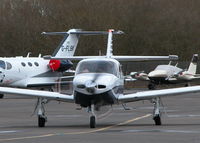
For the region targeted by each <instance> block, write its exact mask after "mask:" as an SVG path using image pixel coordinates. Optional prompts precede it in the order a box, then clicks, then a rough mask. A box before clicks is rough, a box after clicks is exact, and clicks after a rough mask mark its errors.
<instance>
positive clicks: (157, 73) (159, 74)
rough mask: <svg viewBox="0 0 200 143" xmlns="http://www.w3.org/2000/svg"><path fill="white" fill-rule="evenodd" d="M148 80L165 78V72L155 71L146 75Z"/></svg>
mask: <svg viewBox="0 0 200 143" xmlns="http://www.w3.org/2000/svg"><path fill="white" fill-rule="evenodd" d="M148 77H149V78H166V77H167V72H166V71H164V70H156V71H152V72H150V73H149V74H148Z"/></svg>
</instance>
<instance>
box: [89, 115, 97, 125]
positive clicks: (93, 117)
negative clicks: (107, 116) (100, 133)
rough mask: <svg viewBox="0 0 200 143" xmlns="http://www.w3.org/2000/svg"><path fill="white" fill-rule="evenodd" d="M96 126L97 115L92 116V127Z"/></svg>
mask: <svg viewBox="0 0 200 143" xmlns="http://www.w3.org/2000/svg"><path fill="white" fill-rule="evenodd" d="M95 127H96V117H95V116H90V128H95Z"/></svg>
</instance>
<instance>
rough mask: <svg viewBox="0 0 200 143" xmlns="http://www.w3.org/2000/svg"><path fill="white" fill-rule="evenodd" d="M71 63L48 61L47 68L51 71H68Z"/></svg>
mask: <svg viewBox="0 0 200 143" xmlns="http://www.w3.org/2000/svg"><path fill="white" fill-rule="evenodd" d="M72 66H73V63H72V62H71V61H69V60H50V61H49V68H50V69H52V70H53V71H58V72H63V71H66V70H68V69H70V68H71V67H72Z"/></svg>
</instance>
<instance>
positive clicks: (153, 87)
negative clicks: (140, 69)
mask: <svg viewBox="0 0 200 143" xmlns="http://www.w3.org/2000/svg"><path fill="white" fill-rule="evenodd" d="M148 89H149V90H155V89H156V85H155V84H154V83H152V82H150V83H149V84H148Z"/></svg>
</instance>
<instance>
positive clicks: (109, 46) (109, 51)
mask: <svg viewBox="0 0 200 143" xmlns="http://www.w3.org/2000/svg"><path fill="white" fill-rule="evenodd" d="M123 33H124V32H123V31H114V29H109V30H108V43H107V52H106V57H107V58H110V57H111V56H113V48H112V46H113V44H112V41H113V40H112V36H113V34H123Z"/></svg>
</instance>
